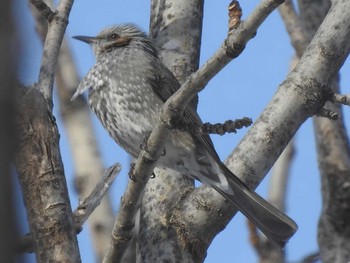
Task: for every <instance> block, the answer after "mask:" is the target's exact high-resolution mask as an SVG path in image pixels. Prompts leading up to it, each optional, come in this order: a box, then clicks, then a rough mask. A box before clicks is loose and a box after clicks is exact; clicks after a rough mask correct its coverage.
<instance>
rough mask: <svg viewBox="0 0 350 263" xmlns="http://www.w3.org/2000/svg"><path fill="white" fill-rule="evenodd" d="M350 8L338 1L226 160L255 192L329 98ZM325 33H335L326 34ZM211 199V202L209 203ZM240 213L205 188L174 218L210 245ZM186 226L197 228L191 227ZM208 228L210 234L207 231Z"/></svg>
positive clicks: (343, 53) (346, 45) (343, 52)
mask: <svg viewBox="0 0 350 263" xmlns="http://www.w3.org/2000/svg"><path fill="white" fill-rule="evenodd" d="M349 4H350V3H348V2H346V1H344V2H342V1H337V2H336V4H335V5H334V7H333V8H332V10H331V11H330V12H329V14H328V15H327V18H326V19H325V20H324V22H323V24H322V26H321V27H322V30H321V29H320V30H321V31H320V30H319V31H318V32H319V33H318V34H316V36H315V37H314V39H313V41H312V43H311V44H310V46H309V48H308V49H307V51H306V54H305V55H304V56H303V57H302V59H301V60H300V61H299V63H298V65H297V67H296V68H295V69H294V70H293V71H292V72H291V73H289V74H288V76H287V79H286V80H285V81H284V82H283V83H282V84H281V85H280V86H279V88H278V90H277V92H276V93H275V95H274V96H273V98H272V99H271V101H270V103H269V104H268V105H267V107H266V108H265V109H264V111H263V112H262V114H261V115H260V117H259V118H258V119H257V120H256V121H255V123H254V124H253V126H252V127H251V129H250V130H249V131H248V133H247V134H246V135H245V137H244V138H243V139H242V141H241V142H240V143H239V145H238V146H237V147H236V149H235V150H234V151H233V153H232V154H231V155H230V156H229V158H228V159H227V161H226V162H225V164H226V165H227V166H228V167H229V168H230V169H231V170H232V171H233V173H234V174H236V175H238V176H240V178H241V179H242V180H243V181H244V182H246V183H247V184H248V185H249V186H250V187H251V188H255V187H256V186H257V185H258V184H259V182H260V181H261V180H262V179H263V178H264V176H265V175H266V173H267V172H268V170H269V169H270V168H271V167H272V165H273V163H274V162H275V161H276V160H277V158H278V156H279V155H280V154H281V152H282V151H283V149H284V148H285V147H286V145H287V144H288V142H289V141H290V139H291V138H292V137H293V136H294V134H295V132H296V131H297V130H298V129H299V127H300V126H301V125H302V124H303V123H304V121H305V120H306V119H307V118H309V117H310V116H312V115H313V114H315V113H316V112H317V111H318V110H319V109H320V108H321V107H322V106H323V105H324V103H325V101H326V100H327V99H328V98H329V91H328V89H327V85H328V81H329V79H330V78H331V77H332V76H334V74H335V73H336V72H337V71H338V70H339V68H340V67H341V65H342V64H343V62H344V61H345V58H346V57H347V56H348V54H349V49H350V42H349V41H348V39H349V37H350V32H349V31H348V29H349V26H350V21H349V18H350V16H349V15H348V14H347V12H344V10H350V9H348V8H350V7H349ZM334 28H337V30H334ZM320 32H330V34H327V35H326V36H325V35H323V34H322V33H320ZM327 54H332V56H328V55H327ZM311 58H312V59H311ZM208 196H211V198H210V199H208V198H207V197H208ZM198 202H204V203H205V208H206V209H205V210H204V209H202V208H201V207H199V208H198V207H196V206H195V205H191V203H194V204H196V203H198ZM234 213H235V209H234V208H233V207H232V206H230V205H229V204H228V203H227V202H225V200H224V199H223V198H222V197H221V196H220V195H219V194H218V193H216V191H214V190H213V189H211V188H210V187H205V186H201V187H200V188H199V189H198V190H197V191H196V192H192V193H190V194H189V195H188V197H187V198H186V200H185V203H183V204H182V205H181V206H180V208H179V211H176V212H174V214H173V217H174V220H176V221H175V222H177V223H178V224H179V226H180V227H181V231H180V233H186V234H187V233H191V237H188V236H186V237H185V238H192V237H193V236H195V237H196V241H197V242H198V244H203V243H206V244H210V242H211V240H212V238H213V237H214V236H215V235H216V233H217V230H218V229H219V230H220V229H223V228H224V227H225V226H226V224H227V223H228V221H229V220H230V219H231V218H232V216H233V215H234ZM185 226H191V229H186V228H185ZM194 226H195V228H196V229H194ZM202 229H207V230H208V231H205V233H203V232H201V230H202ZM212 229H213V231H211V230H212Z"/></svg>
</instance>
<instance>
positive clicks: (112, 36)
mask: <svg viewBox="0 0 350 263" xmlns="http://www.w3.org/2000/svg"><path fill="white" fill-rule="evenodd" d="M119 37H120V36H119V35H118V34H112V35H110V38H111V39H117V38H119Z"/></svg>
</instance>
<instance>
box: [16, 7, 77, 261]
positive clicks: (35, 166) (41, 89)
mask: <svg viewBox="0 0 350 263" xmlns="http://www.w3.org/2000/svg"><path fill="white" fill-rule="evenodd" d="M34 2H35V4H38V3H39V2H40V1H32V3H34ZM39 4H40V3H39ZM72 4H73V1H69V0H62V1H60V2H59V3H58V6H57V10H56V12H55V13H50V12H46V13H50V14H52V15H50V16H49V28H48V33H47V35H46V39H45V45H44V51H43V56H42V64H41V68H40V73H39V81H38V84H35V85H34V87H31V88H28V89H26V88H18V93H17V94H16V100H17V101H16V106H17V110H18V116H17V118H16V135H17V136H18V137H17V139H18V140H17V144H16V166H17V170H18V173H19V178H20V183H21V187H22V192H23V196H24V200H25V206H26V209H27V216H28V221H29V228H30V231H31V234H32V237H33V240H34V251H35V254H36V258H37V261H38V262H79V261H80V255H79V249H78V244H77V239H76V234H75V225H74V222H73V217H72V211H71V207H70V202H69V198H68V192H67V184H66V180H65V177H64V169H63V164H62V160H61V155H60V150H59V133H58V130H57V126H56V122H55V118H54V116H53V115H52V106H53V103H52V89H53V79H54V73H55V67H56V62H57V57H58V53H59V49H60V45H61V42H62V39H63V34H64V32H65V29H66V26H67V21H68V16H69V12H70V9H71V6H72ZM40 6H41V7H42V8H43V9H42V10H40V11H41V13H43V12H44V11H45V10H46V11H47V6H46V5H44V4H42V5H40ZM44 9H45V10H44Z"/></svg>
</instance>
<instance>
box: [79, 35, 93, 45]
mask: <svg viewBox="0 0 350 263" xmlns="http://www.w3.org/2000/svg"><path fill="white" fill-rule="evenodd" d="M73 38H75V39H78V40H80V41H83V42H85V43H88V44H93V43H96V41H97V38H96V37H87V36H74V37H73Z"/></svg>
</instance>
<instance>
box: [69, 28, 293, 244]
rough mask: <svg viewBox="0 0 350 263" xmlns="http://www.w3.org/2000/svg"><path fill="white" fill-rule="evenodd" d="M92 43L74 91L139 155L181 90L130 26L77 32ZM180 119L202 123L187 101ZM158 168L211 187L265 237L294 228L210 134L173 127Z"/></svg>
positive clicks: (281, 237)
mask: <svg viewBox="0 0 350 263" xmlns="http://www.w3.org/2000/svg"><path fill="white" fill-rule="evenodd" d="M74 38H76V39H78V40H81V41H83V42H86V43H88V44H90V45H91V46H92V48H93V51H94V54H95V56H96V64H95V65H94V66H93V67H92V68H91V69H90V71H89V72H88V73H87V75H86V76H85V77H84V78H83V79H82V81H81V83H80V84H79V87H78V89H77V91H76V92H75V94H74V95H73V97H72V100H74V99H75V98H76V97H77V96H78V95H80V94H82V93H83V92H84V91H86V90H88V92H89V95H88V103H89V105H90V107H91V109H92V110H93V112H94V113H95V114H96V115H97V117H98V118H99V120H100V121H101V123H102V125H103V126H104V127H105V129H106V130H107V131H108V133H109V134H110V136H111V137H112V138H113V139H114V140H115V141H116V142H117V143H118V144H119V145H120V146H121V147H122V148H124V149H125V150H126V151H127V152H128V153H129V154H130V155H132V156H133V157H135V158H137V157H138V155H139V153H140V150H141V149H140V145H141V144H142V142H143V140H144V138H145V136H147V135H148V134H150V132H151V131H152V129H153V127H154V126H155V124H156V123H157V121H158V120H159V114H160V109H161V107H162V105H163V104H164V102H165V101H166V100H167V99H168V98H169V97H170V96H171V95H172V94H173V93H174V92H175V91H176V90H177V89H179V88H180V84H179V82H178V81H177V79H176V78H175V77H174V75H173V74H172V73H171V72H170V71H169V70H168V69H167V68H166V67H165V66H164V64H163V63H162V62H161V61H160V59H159V57H158V53H157V49H156V48H155V46H154V44H153V43H152V41H151V40H150V39H149V38H148V37H147V36H146V34H145V33H144V32H143V31H141V30H140V29H139V28H137V27H136V26H134V25H131V24H123V25H116V26H112V27H109V28H106V29H104V30H103V31H102V32H101V33H100V34H99V35H98V36H96V37H87V36H75V37H74ZM183 121H184V123H188V124H189V125H190V124H197V125H201V124H202V122H201V120H200V118H199V116H198V114H197V113H196V111H195V110H194V109H193V107H192V106H191V105H190V106H188V107H187V108H186V110H185V111H184V115H183ZM164 147H165V155H164V156H161V157H160V159H159V160H158V162H157V166H159V167H166V168H170V169H174V170H176V171H179V172H181V173H183V174H185V175H187V176H189V177H191V178H194V179H197V180H199V181H201V182H202V183H204V184H207V185H210V186H212V187H213V188H214V189H215V190H216V191H218V192H219V193H220V194H221V195H223V196H224V197H225V198H226V199H227V200H228V201H230V202H231V203H232V204H233V205H234V206H235V207H236V208H238V209H239V210H240V211H241V212H242V213H243V214H244V215H245V216H246V217H247V218H249V219H250V220H251V221H252V222H253V223H254V224H255V225H256V226H257V227H258V228H259V229H260V230H261V231H262V232H263V233H264V234H265V235H266V236H267V237H268V238H270V239H272V240H274V241H276V242H278V243H279V244H281V245H283V244H284V243H285V242H286V241H288V239H289V238H290V237H291V236H292V235H293V234H294V233H295V232H296V230H297V225H296V224H295V222H294V221H293V220H292V219H290V218H289V217H287V216H286V215H285V214H283V213H282V212H280V211H279V210H278V209H276V208H275V207H274V206H272V205H271V204H270V203H268V202H267V201H266V200H264V199H263V198H262V197H260V196H259V195H258V194H256V193H255V192H254V191H252V190H250V189H249V188H248V187H247V185H246V184H245V183H243V182H242V181H241V180H240V179H239V178H238V177H237V176H235V175H234V174H233V173H232V172H231V171H230V170H229V169H228V168H227V167H226V166H225V165H224V164H223V163H222V162H221V161H220V159H219V156H218V154H217V153H216V151H215V149H214V146H213V143H212V141H211V139H210V137H209V136H208V135H205V134H201V135H198V134H192V133H190V132H189V131H183V130H180V129H174V130H172V131H171V134H170V137H169V139H168V140H167V142H166V144H165V145H164Z"/></svg>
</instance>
